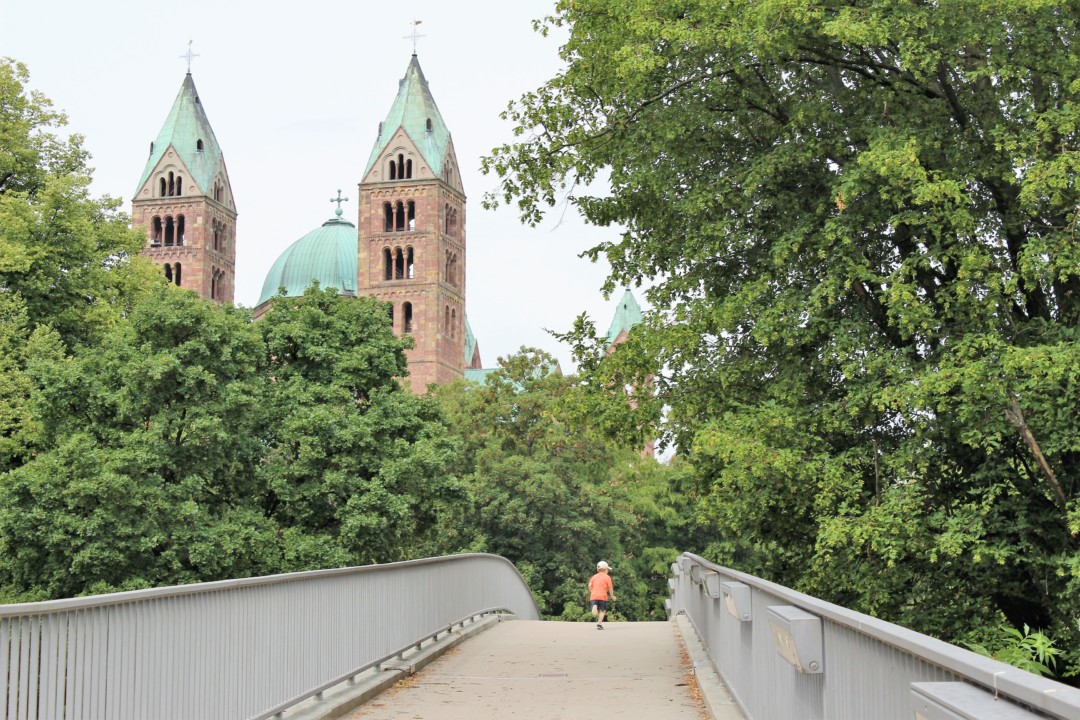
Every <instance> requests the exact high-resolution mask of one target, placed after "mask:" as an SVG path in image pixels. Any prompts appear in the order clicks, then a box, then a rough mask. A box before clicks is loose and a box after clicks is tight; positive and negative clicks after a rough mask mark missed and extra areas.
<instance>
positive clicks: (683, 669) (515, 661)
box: [345, 620, 709, 720]
mask: <svg viewBox="0 0 1080 720" xmlns="http://www.w3.org/2000/svg"><path fill="white" fill-rule="evenodd" d="M345 717H346V718H348V719H349V720H383V719H388V720H392V719H400V720H436V719H439V720H474V719H475V718H484V717H496V718H504V717H520V718H535V719H536V720H557V719H559V720H570V719H577V718H588V717H610V718H619V720H637V719H639V718H640V719H641V720H646V719H647V720H656V718H665V719H668V718H670V719H671V720H680V719H681V718H686V719H687V720H704V719H706V718H708V717H709V714H708V712H707V711H706V708H705V705H704V703H703V702H702V700H701V697H700V693H699V691H698V689H697V683H696V681H695V678H694V675H693V667H692V663H691V660H690V658H689V656H688V655H687V652H686V649H685V648H684V646H683V642H682V638H681V635H680V633H679V629H678V626H677V625H676V624H675V623H670V622H641V623H623V622H611V623H605V625H604V629H603V630H597V629H596V626H595V625H594V624H592V623H566V622H543V621H527V620H514V621H511V622H503V623H499V624H498V625H497V626H496V627H493V628H492V629H490V630H487V631H485V632H482V633H480V634H478V635H477V636H475V637H473V638H471V639H469V640H468V641H467V642H464V643H462V644H461V645H458V646H457V647H456V648H453V649H452V650H450V651H449V652H448V653H447V654H446V655H444V656H443V657H442V658H440V659H439V660H437V661H435V662H434V663H432V664H431V665H429V666H428V667H427V668H425V669H423V670H421V671H420V672H419V673H417V674H416V675H414V676H412V677H411V678H409V679H408V680H406V681H403V682H402V683H399V685H398V687H395V688H393V689H391V690H389V691H387V692H385V693H383V694H382V695H379V696H378V697H376V698H374V699H372V700H371V701H369V702H368V703H367V704H366V705H364V706H362V707H361V708H358V709H357V710H355V711H354V712H353V713H352V714H349V715H346V716H345Z"/></svg>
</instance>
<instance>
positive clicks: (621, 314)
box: [607, 288, 641, 345]
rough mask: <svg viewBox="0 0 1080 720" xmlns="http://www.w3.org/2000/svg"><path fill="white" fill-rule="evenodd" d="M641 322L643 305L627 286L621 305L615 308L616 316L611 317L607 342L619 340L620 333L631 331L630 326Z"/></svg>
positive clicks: (620, 301) (609, 343)
mask: <svg viewBox="0 0 1080 720" xmlns="http://www.w3.org/2000/svg"><path fill="white" fill-rule="evenodd" d="M640 322H641V306H640V305H638V301H637V298H635V297H634V293H632V292H630V288H626V292H624V293H623V296H622V300H619V306H618V308H616V310H615V317H614V318H612V319H611V327H610V328H608V331H607V344H608V345H611V344H612V343H614V342H615V341H616V340H618V338H619V335H621V334H622V333H624V332H627V333H629V332H630V328H632V327H634V326H635V325H637V324H638V323H640Z"/></svg>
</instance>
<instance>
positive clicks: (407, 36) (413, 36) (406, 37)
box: [405, 20, 427, 55]
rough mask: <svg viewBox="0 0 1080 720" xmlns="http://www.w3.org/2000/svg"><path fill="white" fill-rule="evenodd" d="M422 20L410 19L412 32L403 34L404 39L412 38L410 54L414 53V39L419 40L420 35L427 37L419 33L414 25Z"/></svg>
mask: <svg viewBox="0 0 1080 720" xmlns="http://www.w3.org/2000/svg"><path fill="white" fill-rule="evenodd" d="M422 22H424V21H423V20H413V21H412V34H411V35H406V36H405V39H406V40H412V54H413V55H415V54H416V41H417V40H419V39H420V38H422V37H427V36H426V35H421V34H420V33H419V31H418V30H417V29H416V27H417V26H418V25H419V24H420V23H422Z"/></svg>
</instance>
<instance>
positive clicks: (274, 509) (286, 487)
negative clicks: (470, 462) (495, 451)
mask: <svg viewBox="0 0 1080 720" xmlns="http://www.w3.org/2000/svg"><path fill="white" fill-rule="evenodd" d="M259 330H260V331H261V333H262V336H263V338H264V341H265V343H266V351H267V353H268V358H269V360H268V362H269V364H268V372H269V375H270V383H269V387H270V391H269V398H268V402H269V407H270V413H271V418H272V424H271V425H270V426H269V427H268V428H267V434H266V443H267V452H266V455H265V456H264V457H263V459H262V462H261V464H260V466H259V476H260V478H261V482H262V484H263V485H264V486H265V495H264V497H263V500H262V504H263V508H264V512H265V513H266V515H267V516H268V517H271V518H273V519H274V521H275V523H276V524H277V525H278V526H279V527H281V528H282V529H283V532H285V533H286V534H287V538H288V542H287V543H286V552H287V557H286V567H287V568H289V569H309V568H315V567H327V566H340V565H344V564H367V563H372V562H387V561H392V560H400V559H404V558H407V557H413V556H415V551H416V549H417V548H418V547H429V548H430V546H431V543H432V542H433V541H434V538H433V536H432V534H433V533H434V532H435V528H437V527H438V526H439V521H440V517H441V515H442V513H444V512H450V511H451V510H452V509H453V508H454V507H455V506H456V505H457V504H458V503H460V502H461V501H462V500H463V498H464V490H463V488H462V487H461V485H460V483H459V482H458V480H457V479H456V478H455V477H454V476H453V475H452V474H451V472H450V471H451V468H452V466H453V464H454V461H455V457H456V452H457V448H456V446H455V444H454V442H453V439H452V438H450V437H448V435H447V432H446V426H445V424H444V420H443V418H442V415H441V411H440V408H439V406H438V404H437V403H435V401H434V400H433V399H431V398H429V397H417V396H414V395H413V394H412V393H410V392H409V391H408V390H405V389H403V388H402V387H401V385H400V384H399V383H398V378H401V377H403V376H404V375H405V374H406V362H405V354H404V350H405V349H406V348H407V347H409V346H410V344H411V338H408V337H407V336H406V337H404V338H397V337H395V336H394V334H393V332H392V330H391V328H390V326H389V325H388V324H387V322H386V308H385V304H384V303H382V302H380V301H378V300H376V299H374V298H368V297H361V298H343V297H341V296H340V295H339V294H338V293H337V291H336V290H333V289H327V290H320V289H318V288H317V287H313V288H311V289H309V290H308V291H307V292H306V293H305V294H304V296H303V297H302V298H279V299H278V300H276V301H275V304H274V308H273V309H272V310H271V312H270V313H268V314H267V315H266V316H265V317H264V318H263V319H262V321H261V322H260V323H259Z"/></svg>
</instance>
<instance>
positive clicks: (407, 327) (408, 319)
mask: <svg viewBox="0 0 1080 720" xmlns="http://www.w3.org/2000/svg"><path fill="white" fill-rule="evenodd" d="M401 314H402V316H403V317H402V322H403V327H402V332H405V333H411V332H412V331H413V317H412V303H410V302H407V303H402V304H401Z"/></svg>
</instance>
